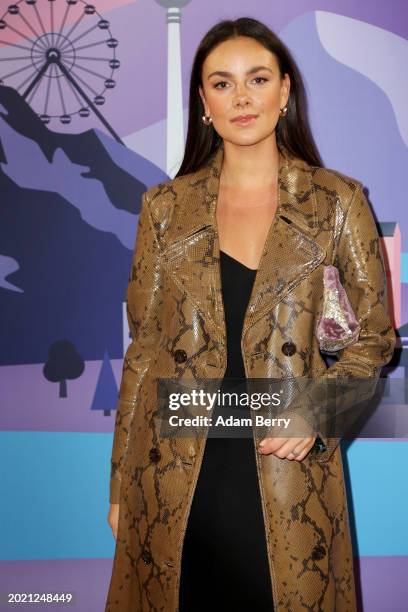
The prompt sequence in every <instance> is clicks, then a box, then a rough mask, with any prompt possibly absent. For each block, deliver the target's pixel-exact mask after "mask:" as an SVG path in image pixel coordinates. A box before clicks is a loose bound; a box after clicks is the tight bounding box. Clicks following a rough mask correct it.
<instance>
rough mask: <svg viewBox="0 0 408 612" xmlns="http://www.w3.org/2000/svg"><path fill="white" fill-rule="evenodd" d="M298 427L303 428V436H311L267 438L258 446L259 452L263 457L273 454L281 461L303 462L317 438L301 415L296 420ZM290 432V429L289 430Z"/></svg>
mask: <svg viewBox="0 0 408 612" xmlns="http://www.w3.org/2000/svg"><path fill="white" fill-rule="evenodd" d="M293 420H294V421H296V424H297V426H299V425H300V426H301V432H302V433H303V434H305V433H306V434H310V435H307V436H306V437H305V436H304V435H303V436H301V437H297V438H296V437H294V436H290V437H279V438H278V437H276V436H271V437H266V438H264V439H263V440H261V442H260V443H259V445H258V449H259V452H260V453H261V455H270V454H271V453H273V454H274V455H276V457H280V459H289V461H293V460H295V461H302V460H303V459H304V458H305V457H306V455H307V454H308V452H309V451H310V449H311V448H312V447H313V445H314V443H315V441H316V436H313V433H315V432H314V431H313V430H312V428H311V426H310V425H309V423H308V422H307V421H306V420H305V419H304V418H303V417H301V416H300V415H298V414H297V415H296V417H295V419H293ZM292 426H293V424H292ZM289 431H290V429H289ZM298 431H299V430H298Z"/></svg>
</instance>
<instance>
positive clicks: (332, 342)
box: [316, 266, 361, 353]
mask: <svg viewBox="0 0 408 612" xmlns="http://www.w3.org/2000/svg"><path fill="white" fill-rule="evenodd" d="M323 285H324V288H323V308H322V312H321V313H320V314H319V316H318V320H317V323H316V336H317V339H318V341H319V345H320V349H321V350H322V351H323V352H324V353H334V352H336V351H339V350H341V349H343V348H345V347H346V346H350V344H354V342H356V341H357V340H358V336H359V333H360V331H361V326H360V324H359V322H358V321H357V319H356V317H355V314H354V312H353V309H352V307H351V304H350V302H349V299H348V297H347V293H346V290H345V289H344V287H343V285H342V284H341V282H340V278H339V271H338V269H337V268H336V266H324V270H323Z"/></svg>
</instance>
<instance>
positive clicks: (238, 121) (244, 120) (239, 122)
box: [232, 116, 257, 125]
mask: <svg viewBox="0 0 408 612" xmlns="http://www.w3.org/2000/svg"><path fill="white" fill-rule="evenodd" d="M256 118H257V116H255V117H254V116H252V117H242V118H241V119H235V120H234V121H233V122H232V123H235V124H236V125H248V124H249V123H252V122H253V121H255V119H256Z"/></svg>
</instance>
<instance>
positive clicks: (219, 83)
mask: <svg viewBox="0 0 408 612" xmlns="http://www.w3.org/2000/svg"><path fill="white" fill-rule="evenodd" d="M226 82H227V81H219V82H218V83H216V85H215V86H214V87H215V89H225V87H218V85H222V84H224V83H226Z"/></svg>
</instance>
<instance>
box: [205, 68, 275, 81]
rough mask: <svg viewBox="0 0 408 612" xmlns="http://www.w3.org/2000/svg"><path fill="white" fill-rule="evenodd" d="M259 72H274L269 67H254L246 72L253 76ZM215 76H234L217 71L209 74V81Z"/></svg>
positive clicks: (223, 71) (230, 73) (224, 71)
mask: <svg viewBox="0 0 408 612" xmlns="http://www.w3.org/2000/svg"><path fill="white" fill-rule="evenodd" d="M258 70H268V71H269V72H272V70H271V69H270V68H268V66H253V67H252V68H250V69H249V70H247V71H246V74H253V73H254V72H258ZM215 74H217V75H218V76H224V77H231V76H233V74H232V72H227V71H226V70H216V71H215V72H212V73H211V74H209V75H208V77H207V79H209V78H210V77H212V76H214V75H215Z"/></svg>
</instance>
